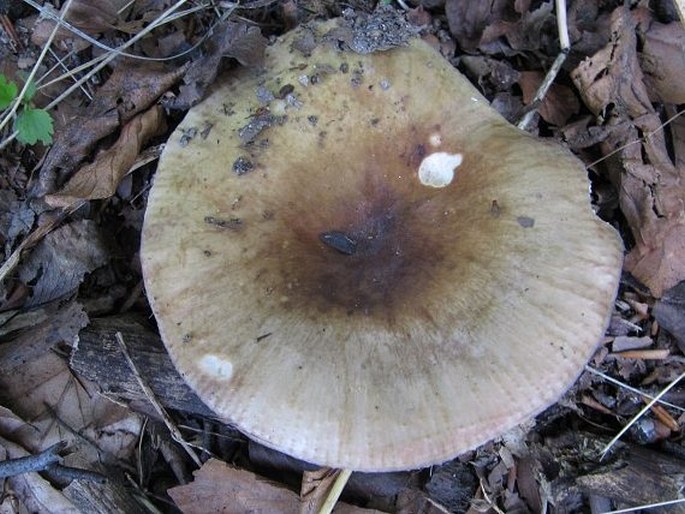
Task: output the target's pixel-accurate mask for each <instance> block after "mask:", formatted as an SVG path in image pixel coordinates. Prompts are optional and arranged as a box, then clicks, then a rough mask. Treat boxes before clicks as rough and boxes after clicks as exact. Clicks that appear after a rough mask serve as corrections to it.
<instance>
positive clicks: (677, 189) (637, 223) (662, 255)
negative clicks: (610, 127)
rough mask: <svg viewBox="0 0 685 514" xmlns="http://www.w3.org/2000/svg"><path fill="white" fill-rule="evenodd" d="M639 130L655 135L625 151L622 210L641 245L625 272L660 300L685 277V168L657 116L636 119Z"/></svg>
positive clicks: (633, 250) (634, 249)
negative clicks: (672, 154)
mask: <svg viewBox="0 0 685 514" xmlns="http://www.w3.org/2000/svg"><path fill="white" fill-rule="evenodd" d="M635 126H636V128H637V130H639V131H640V132H641V133H642V134H652V135H651V136H650V137H649V138H647V140H646V141H645V142H644V144H642V145H637V144H636V145H631V146H628V147H627V148H625V149H624V150H623V151H622V152H621V160H622V163H623V166H624V168H625V171H624V173H622V174H621V179H620V203H621V210H622V211H623V213H624V215H625V216H626V219H627V220H628V223H629V224H630V227H631V230H632V232H633V236H634V237H635V242H636V244H635V247H634V248H633V249H632V250H631V251H630V253H629V254H628V256H627V257H626V262H625V269H626V270H628V271H629V272H631V273H632V274H633V275H634V276H635V277H636V278H637V279H639V280H640V281H641V282H642V283H644V284H645V285H646V286H647V287H649V289H650V290H651V292H652V294H653V295H654V296H656V297H660V296H661V295H662V294H663V292H664V291H665V290H667V289H669V288H671V287H673V286H674V285H676V284H677V283H678V282H680V281H681V280H683V279H685V257H684V256H685V223H683V220H684V219H685V181H683V176H684V175H685V167H683V166H682V164H681V165H680V166H678V167H676V166H674V165H673V163H672V162H671V159H670V157H669V155H668V150H667V149H666V141H665V139H664V133H663V131H662V130H661V120H660V119H659V118H658V117H657V115H656V114H652V115H648V116H643V117H641V118H639V119H637V120H635ZM633 137H634V138H635V139H637V137H638V133H637V131H635V132H633Z"/></svg>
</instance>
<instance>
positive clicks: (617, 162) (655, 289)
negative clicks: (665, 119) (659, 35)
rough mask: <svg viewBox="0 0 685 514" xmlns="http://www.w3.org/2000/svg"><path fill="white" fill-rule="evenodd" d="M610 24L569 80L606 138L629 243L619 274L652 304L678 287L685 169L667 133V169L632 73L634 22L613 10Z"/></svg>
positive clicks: (656, 126) (659, 133) (636, 72)
mask: <svg viewBox="0 0 685 514" xmlns="http://www.w3.org/2000/svg"><path fill="white" fill-rule="evenodd" d="M638 14H639V15H641V16H643V17H644V16H646V14H644V13H642V12H638ZM611 23H612V34H613V36H612V39H611V40H610V42H609V44H607V45H606V46H605V47H604V48H603V49H601V50H600V51H599V52H597V53H596V54H595V55H593V56H592V57H589V58H588V59H586V60H584V61H583V62H581V63H580V65H579V66H578V67H577V68H576V69H575V70H574V71H573V72H572V73H571V76H572V78H573V80H574V82H575V84H576V87H577V88H578V91H579V93H580V94H581V96H582V97H583V100H584V102H585V104H586V105H587V107H588V108H589V109H590V110H591V111H592V112H593V113H594V114H595V116H597V117H598V120H599V122H600V123H599V124H600V125H605V126H607V127H608V128H609V130H610V132H609V135H608V137H607V138H606V139H605V140H604V141H603V142H602V144H601V148H602V151H603V153H604V154H605V155H607V156H614V157H613V158H612V159H611V160H609V161H608V165H609V166H613V169H611V168H610V170H609V176H610V177H611V178H612V180H613V181H614V183H615V184H616V186H617V188H618V190H619V191H620V196H619V202H620V205H621V209H622V211H623V214H624V215H625V217H626V219H627V221H628V224H629V226H630V229H631V231H632V233H633V237H634V239H635V247H634V248H632V250H631V251H630V253H629V254H628V257H627V259H626V263H625V269H626V270H627V271H629V272H631V273H632V274H633V275H634V276H635V277H636V278H637V279H639V280H640V281H642V282H643V283H644V284H645V285H647V286H648V287H649V288H650V290H651V291H652V293H653V294H654V295H655V296H657V297H658V296H661V294H663V292H664V291H665V290H666V289H668V288H670V287H672V286H674V285H675V284H677V283H678V282H680V281H681V280H683V279H685V260H683V259H675V258H673V256H676V255H683V254H685V225H683V224H682V222H681V220H682V218H683V216H685V203H684V202H683V200H682V199H683V198H685V186H683V184H682V177H683V174H684V173H685V168H684V167H683V158H682V157H678V156H680V155H683V154H685V146H684V145H685V140H683V139H681V138H680V132H677V131H671V134H672V137H673V152H674V153H675V155H676V159H675V161H674V160H673V159H672V158H671V157H670V155H669V152H668V149H667V142H666V136H665V134H664V126H663V123H662V119H661V117H660V116H659V113H657V112H656V110H655V109H654V107H653V106H652V103H651V99H650V95H649V93H648V90H647V87H646V85H645V76H644V74H643V72H642V69H641V67H640V61H639V59H638V55H637V48H638V39H637V35H636V30H637V26H638V18H637V15H635V14H634V13H633V12H632V11H630V10H629V9H628V8H627V7H618V8H617V9H616V10H615V11H614V12H613V14H612V17H611ZM681 29H682V27H681ZM674 126H677V125H674ZM666 130H670V127H666ZM641 136H643V139H641ZM626 142H628V143H630V144H627V145H626V144H625V143H626Z"/></svg>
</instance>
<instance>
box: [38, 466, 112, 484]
mask: <svg viewBox="0 0 685 514" xmlns="http://www.w3.org/2000/svg"><path fill="white" fill-rule="evenodd" d="M45 472H46V473H47V474H48V476H49V478H51V479H53V480H55V479H58V480H63V481H65V482H71V481H72V480H83V481H85V482H94V483H96V484H106V483H107V477H106V476H104V475H103V474H102V473H98V472H97V471H91V470H89V469H82V468H72V467H70V466H62V465H60V464H52V465H51V466H48V467H47V468H46V469H45Z"/></svg>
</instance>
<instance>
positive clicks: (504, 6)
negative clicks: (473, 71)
mask: <svg viewBox="0 0 685 514" xmlns="http://www.w3.org/2000/svg"><path fill="white" fill-rule="evenodd" d="M510 4H511V2H509V1H507V0H488V1H485V2H471V1H469V0H447V3H446V4H445V14H447V22H448V23H449V27H450V32H451V33H452V35H454V37H455V39H456V40H457V42H458V43H459V46H460V47H461V48H462V49H463V50H465V51H467V52H468V51H473V50H475V49H476V48H478V46H480V44H481V38H482V36H483V32H484V31H485V29H486V27H488V26H489V25H491V24H492V23H494V22H496V21H500V20H505V19H510V18H511V16H512V14H513V13H511V12H510V10H511V6H510ZM507 15H508V16H507Z"/></svg>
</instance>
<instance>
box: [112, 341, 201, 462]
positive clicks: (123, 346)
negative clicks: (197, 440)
mask: <svg viewBox="0 0 685 514" xmlns="http://www.w3.org/2000/svg"><path fill="white" fill-rule="evenodd" d="M114 337H115V338H116V340H117V342H118V343H119V347H120V348H121V352H122V353H123V354H124V358H125V359H126V362H128V365H129V367H130V368H131V371H132V372H133V375H134V376H135V377H136V380H137V381H138V385H140V388H141V389H142V390H143V393H145V396H146V397H147V399H148V400H150V403H151V404H152V406H153V407H154V408H155V410H156V411H157V413H158V414H159V415H160V416H161V417H162V420H163V421H164V424H165V425H166V427H167V428H168V429H169V432H170V433H171V437H173V438H174V440H175V441H176V442H177V443H178V444H180V445H181V446H182V447H183V449H184V450H185V451H186V453H187V454H188V455H189V456H190V458H191V459H192V460H193V462H194V463H195V464H196V465H197V467H198V468H200V467H202V461H201V460H200V458H199V457H198V456H197V454H196V453H195V451H194V450H193V449H192V448H191V447H190V445H189V444H188V443H187V442H186V440H185V439H183V435H182V434H181V432H180V430H179V429H178V428H177V427H176V425H175V424H174V422H173V420H172V419H171V417H170V416H169V414H168V413H167V411H166V409H165V408H164V407H162V404H161V403H159V401H158V400H157V398H156V397H155V394H154V393H153V392H152V390H151V389H150V388H149V387H148V385H147V384H146V383H145V381H144V380H143V377H141V376H140V372H139V371H138V368H137V367H136V365H135V363H134V362H133V359H131V354H130V353H129V351H128V348H127V347H126V343H125V342H124V337H123V336H122V335H121V332H117V333H116V334H115V336H114Z"/></svg>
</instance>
